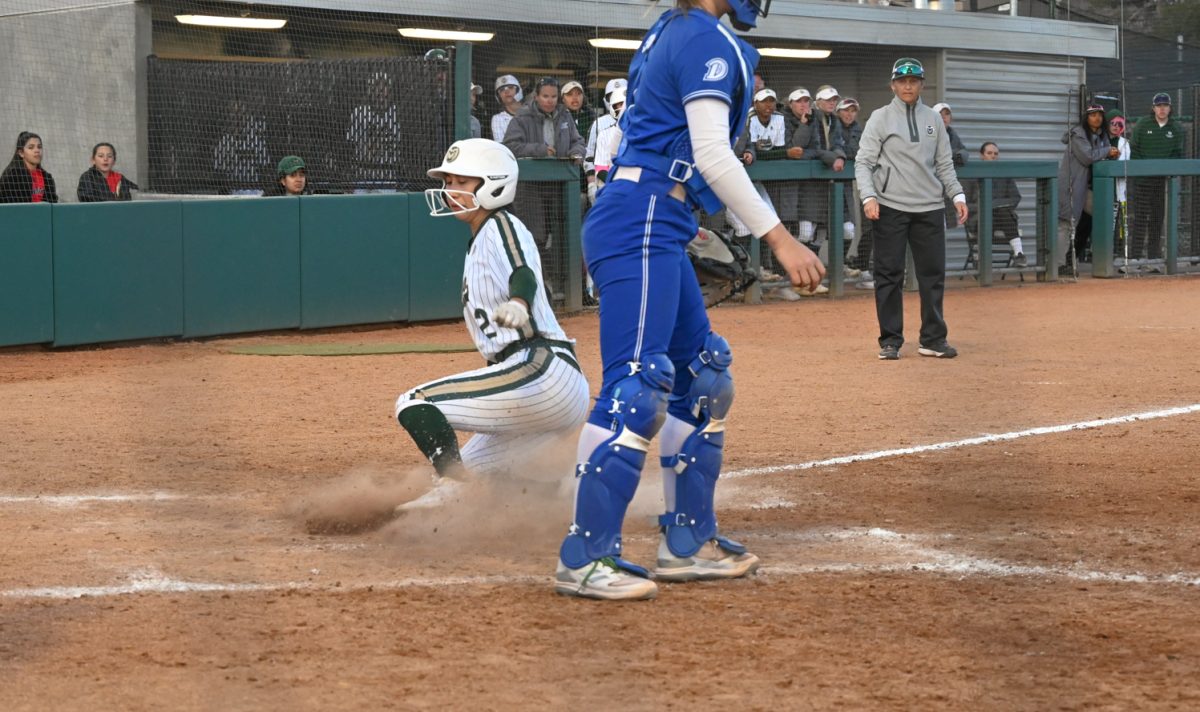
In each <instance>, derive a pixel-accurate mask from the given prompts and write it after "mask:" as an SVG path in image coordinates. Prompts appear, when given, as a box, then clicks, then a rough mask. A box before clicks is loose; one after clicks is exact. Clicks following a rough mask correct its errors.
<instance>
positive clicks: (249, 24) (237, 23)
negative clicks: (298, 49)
mask: <svg viewBox="0 0 1200 712" xmlns="http://www.w3.org/2000/svg"><path fill="white" fill-rule="evenodd" d="M175 19H176V20H178V21H179V22H181V23H182V24H184V25H201V26H203V27H236V28H240V29H243V30H278V29H279V28H280V27H283V26H284V25H286V24H287V20H267V19H263V18H261V17H218V16H216V15H176V16H175Z"/></svg>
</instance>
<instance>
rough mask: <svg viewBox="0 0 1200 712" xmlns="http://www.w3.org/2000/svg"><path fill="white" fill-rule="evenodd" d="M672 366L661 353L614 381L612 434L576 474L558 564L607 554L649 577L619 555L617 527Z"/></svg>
mask: <svg viewBox="0 0 1200 712" xmlns="http://www.w3.org/2000/svg"><path fill="white" fill-rule="evenodd" d="M674 382H675V367H674V366H673V365H671V361H670V359H668V358H667V357H666V355H665V354H654V355H651V356H647V357H646V358H645V359H643V360H642V361H641V362H640V363H631V364H630V373H629V375H628V376H626V377H624V378H622V379H621V380H620V381H618V382H617V383H616V384H615V387H614V389H613V396H612V403H613V406H612V411H611V414H612V416H613V424H614V430H615V433H614V434H613V436H612V437H611V438H609V439H607V440H605V441H604V442H602V443H600V445H599V446H597V448H596V449H595V451H594V452H592V454H591V455H590V456H589V457H588V460H587V462H583V463H580V464H579V465H578V466H577V468H576V470H575V476H576V477H577V478H579V491H578V493H577V494H576V500H575V521H574V522H572V524H571V528H570V530H569V531H568V532H567V537H566V539H564V540H563V543H562V548H561V549H560V550H559V558H561V559H562V562H563V563H564V564H565V565H566V566H568V567H570V568H572V569H577V568H580V567H582V566H586V565H587V564H589V563H591V562H593V561H596V560H598V559H603V558H606V557H612V558H614V559H616V560H617V563H618V564H619V565H620V566H621V568H624V569H627V570H629V571H632V572H633V573H636V574H639V575H642V576H648V575H649V574H648V573H647V572H646V570H645V569H643V568H642V567H640V566H637V565H635V564H631V563H629V562H627V561H624V560H623V559H621V558H620V556H621V525H622V524H623V523H624V521H625V510H626V509H627V508H628V507H629V501H630V500H631V499H633V493H634V492H636V491H637V486H638V480H640V479H641V475H642V466H643V465H644V464H645V463H646V450H647V449H649V447H650V440H651V439H652V438H653V437H654V435H655V434H656V433H657V432H658V429H659V428H660V427H662V422H663V418H664V417H665V415H666V407H667V396H668V394H669V393H670V392H671V385H672V384H673V383H674Z"/></svg>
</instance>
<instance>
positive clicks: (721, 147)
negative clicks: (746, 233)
mask: <svg viewBox="0 0 1200 712" xmlns="http://www.w3.org/2000/svg"><path fill="white" fill-rule="evenodd" d="M686 110H687V118H688V132H689V134H690V135H691V139H692V157H693V158H694V159H695V161H696V169H697V170H699V171H700V175H702V176H704V181H705V182H706V183H708V186H709V187H710V188H712V190H713V192H714V193H716V195H717V197H718V198H720V200H721V202H722V203H724V204H725V207H726V208H728V209H730V210H732V211H733V212H734V213H735V214H737V216H738V218H740V219H741V221H742V222H743V223H745V224H746V227H748V228H750V232H751V233H753V234H755V235H757V236H760V237H761V236H763V235H766V234H767V232H769V231H770V230H771V229H772V228H773V227H775V226H777V225H778V224H779V216H777V215H776V214H775V211H774V210H772V209H771V206H769V205H767V204H766V202H764V201H763V199H762V197H761V196H760V195H759V194H758V191H757V190H755V189H754V184H753V183H751V182H750V176H748V175H746V170H745V168H744V167H743V166H742V162H741V161H739V160H738V159H737V156H735V155H734V153H733V150H732V149H731V148H730V146H729V106H728V105H727V104H725V103H724V102H722V101H721V100H719V99H696V100H694V101H691V102H688V105H687V107H686Z"/></svg>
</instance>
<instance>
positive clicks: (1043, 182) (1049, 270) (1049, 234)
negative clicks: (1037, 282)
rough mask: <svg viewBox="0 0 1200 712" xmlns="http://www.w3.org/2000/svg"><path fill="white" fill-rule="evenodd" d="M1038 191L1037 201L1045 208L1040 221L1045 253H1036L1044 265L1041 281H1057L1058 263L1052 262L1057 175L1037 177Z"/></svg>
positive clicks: (1056, 234)
mask: <svg viewBox="0 0 1200 712" xmlns="http://www.w3.org/2000/svg"><path fill="white" fill-rule="evenodd" d="M1038 192H1039V193H1042V195H1041V196H1039V199H1038V202H1039V203H1040V204H1042V205H1045V210H1046V215H1045V220H1043V221H1042V230H1043V231H1044V232H1045V234H1046V239H1045V240H1044V244H1045V246H1046V251H1045V254H1042V255H1038V257H1039V258H1040V260H1039V261H1040V262H1041V263H1042V265H1044V266H1045V270H1044V271H1043V272H1042V281H1044V282H1057V281H1058V265H1056V264H1054V252H1055V248H1056V247H1057V243H1058V177H1057V176H1056V177H1054V178H1043V179H1039V180H1038Z"/></svg>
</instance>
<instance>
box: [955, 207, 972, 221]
mask: <svg viewBox="0 0 1200 712" xmlns="http://www.w3.org/2000/svg"><path fill="white" fill-rule="evenodd" d="M954 210H955V212H957V213H958V224H959V225H962V224H963V223H965V222H966V221H967V215H969V214H970V211H969V210H968V209H967V204H966V203H955V204H954Z"/></svg>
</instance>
